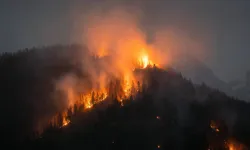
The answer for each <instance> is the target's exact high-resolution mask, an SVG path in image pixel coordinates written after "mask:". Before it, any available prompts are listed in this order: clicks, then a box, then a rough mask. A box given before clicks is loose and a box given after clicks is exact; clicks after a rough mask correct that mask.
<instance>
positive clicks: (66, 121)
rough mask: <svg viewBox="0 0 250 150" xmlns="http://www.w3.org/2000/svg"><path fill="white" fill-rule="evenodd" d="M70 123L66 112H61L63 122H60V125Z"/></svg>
mask: <svg viewBox="0 0 250 150" xmlns="http://www.w3.org/2000/svg"><path fill="white" fill-rule="evenodd" d="M69 123H70V120H69V119H68V118H67V113H66V112H64V113H63V123H62V127H64V126H67V125H68V124H69Z"/></svg>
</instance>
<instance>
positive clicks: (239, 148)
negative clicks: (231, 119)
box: [225, 139, 246, 150]
mask: <svg viewBox="0 0 250 150" xmlns="http://www.w3.org/2000/svg"><path fill="white" fill-rule="evenodd" d="M225 145H226V147H227V148H228V150H244V149H246V146H245V145H243V144H241V143H239V142H238V141H236V140H233V139H229V140H227V141H226V142H225Z"/></svg>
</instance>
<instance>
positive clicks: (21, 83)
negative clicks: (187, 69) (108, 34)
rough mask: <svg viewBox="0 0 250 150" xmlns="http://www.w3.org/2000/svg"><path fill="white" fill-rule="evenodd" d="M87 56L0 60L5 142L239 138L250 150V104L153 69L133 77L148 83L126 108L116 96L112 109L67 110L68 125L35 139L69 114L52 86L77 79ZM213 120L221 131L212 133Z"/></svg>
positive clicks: (47, 53)
mask: <svg viewBox="0 0 250 150" xmlns="http://www.w3.org/2000/svg"><path fill="white" fill-rule="evenodd" d="M82 49H83V47H81V46H78V45H70V46H52V47H44V48H33V49H26V50H22V51H19V52H16V53H3V54H1V56H0V69H1V70H2V72H1V74H0V76H1V78H0V83H1V84H0V87H1V88H0V89H1V90H0V95H1V106H2V108H1V109H0V110H1V115H2V116H1V121H2V123H1V128H0V129H1V133H2V134H1V136H2V137H4V139H5V140H6V141H8V142H12V143H13V145H15V146H23V147H25V148H32V149H50V148H53V149H74V148H76V149H77V148H81V149H208V148H209V147H210V148H221V149H228V148H226V147H225V140H227V139H230V138H234V139H237V141H240V142H241V143H243V144H244V145H245V147H249V146H250V145H249V144H250V128H249V126H250V117H249V115H250V104H249V103H247V102H245V101H241V100H238V99H235V98H232V97H228V96H227V95H226V94H224V93H222V92H220V91H218V90H215V89H211V88H209V87H208V86H206V85H205V84H202V85H193V84H192V83H191V81H189V80H187V79H185V78H184V77H183V76H182V75H181V73H178V72H177V71H175V70H173V69H171V68H168V69H166V70H162V69H159V68H157V67H155V66H151V67H150V66H149V67H147V68H146V69H136V70H135V71H134V74H141V75H143V76H144V78H145V79H146V81H145V82H147V84H146V83H144V82H142V83H140V82H136V85H134V86H137V87H138V89H139V90H138V92H137V94H136V95H135V96H131V97H129V98H128V99H127V100H126V101H124V103H123V104H122V106H121V104H120V103H119V102H118V101H117V100H116V96H113V97H112V99H111V101H112V103H110V102H107V101H103V102H101V103H99V104H96V105H94V106H93V109H91V110H89V111H83V110H79V109H74V112H72V110H70V109H69V110H68V113H67V115H68V117H69V119H70V121H71V122H70V124H69V125H67V126H65V127H64V128H55V127H53V126H48V127H47V128H44V131H43V133H42V134H38V133H37V131H36V129H37V128H38V127H37V126H39V125H40V122H42V121H46V120H48V119H49V118H51V116H53V115H54V114H56V113H58V112H60V111H62V110H63V109H64V108H65V104H64V103H63V102H60V105H58V101H55V97H53V96H52V92H54V90H55V89H54V85H53V84H54V81H55V80H56V79H58V78H59V77H60V76H63V75H64V74H66V73H68V72H76V73H77V72H78V67H79V66H78V65H77V63H78V62H75V61H74V58H75V57H79V56H78V55H77V54H78V52H79V51H81V50H82ZM85 55H89V54H88V53H87V52H86V53H85ZM89 57H91V56H89ZM79 74H80V73H79ZM81 76H84V75H81ZM146 85H147V86H146ZM57 96H58V97H56V100H57V99H60V97H61V96H63V95H60V94H58V95H57ZM107 103H108V104H107ZM103 108H105V109H103ZM82 109H83V108H82ZM213 120H216V121H218V122H219V123H217V124H219V125H218V126H219V127H216V128H214V127H212V126H211V121H213ZM59 121H60V120H59ZM214 129H215V131H214ZM217 132H218V133H217Z"/></svg>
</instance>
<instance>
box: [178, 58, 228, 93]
mask: <svg viewBox="0 0 250 150" xmlns="http://www.w3.org/2000/svg"><path fill="white" fill-rule="evenodd" d="M181 58H182V59H181V60H177V61H175V62H174V63H173V66H174V68H175V69H176V70H178V71H179V72H181V73H182V74H183V75H184V77H186V78H187V79H191V80H192V82H193V83H195V84H202V83H205V84H206V85H208V86H210V87H212V88H216V89H219V90H221V91H223V92H225V93H227V94H229V95H231V92H232V88H231V86H230V85H229V84H227V83H226V82H224V81H223V80H221V79H219V78H218V77H217V76H216V75H215V74H214V73H213V71H212V70H211V69H210V68H209V67H208V66H207V65H206V64H204V63H203V62H201V61H199V60H198V59H196V58H194V57H192V56H190V55H185V56H182V57H181Z"/></svg>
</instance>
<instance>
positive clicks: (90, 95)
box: [51, 49, 153, 127]
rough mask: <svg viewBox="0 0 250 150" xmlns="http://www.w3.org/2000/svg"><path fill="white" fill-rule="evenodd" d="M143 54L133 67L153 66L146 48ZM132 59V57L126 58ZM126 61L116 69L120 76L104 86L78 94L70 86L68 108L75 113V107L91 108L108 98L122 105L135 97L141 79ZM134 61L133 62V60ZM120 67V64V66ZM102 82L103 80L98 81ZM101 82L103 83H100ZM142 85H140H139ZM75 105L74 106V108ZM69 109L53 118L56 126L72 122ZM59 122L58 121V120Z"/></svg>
mask: <svg viewBox="0 0 250 150" xmlns="http://www.w3.org/2000/svg"><path fill="white" fill-rule="evenodd" d="M140 54H141V55H139V56H138V57H137V58H136V60H135V61H136V62H137V63H136V64H134V66H133V68H138V69H145V68H147V67H151V66H153V65H152V64H153V62H152V61H151V60H150V59H149V56H148V55H147V52H146V51H145V49H142V51H141V53H140ZM97 59H102V57H101V56H100V57H97ZM127 60H130V59H126V61H127ZM115 61H116V59H115ZM125 63H129V62H124V67H122V66H121V67H122V69H120V70H115V71H117V72H121V76H120V77H118V78H117V77H116V79H115V78H114V79H112V80H109V81H108V82H107V83H106V85H105V86H104V87H103V88H96V89H91V90H89V91H88V92H84V93H79V94H77V93H76V92H74V89H72V88H69V90H67V95H68V96H67V97H68V101H69V106H68V108H72V110H71V114H73V112H74V109H78V110H79V109H80V108H83V111H84V110H87V109H91V108H92V107H93V106H94V105H95V104H98V103H100V102H102V101H104V100H107V99H113V98H115V99H116V100H117V101H118V102H119V103H120V104H121V106H123V105H124V100H126V99H129V98H130V97H131V96H132V97H134V96H135V95H136V93H137V92H139V88H140V87H138V85H136V83H137V82H139V80H140V79H136V77H135V76H134V75H133V70H130V67H128V68H126V67H127V65H126V64H125ZM131 63H132V62H131ZM119 68H120V66H119ZM98 82H102V81H97V83H98ZM98 84H101V83H98ZM139 86H140V85H139ZM73 107H74V108H73ZM67 113H68V110H65V111H64V112H63V113H62V115H56V116H54V117H53V119H52V120H51V122H52V126H54V127H64V126H67V125H68V124H69V123H70V119H69V118H68V114H67ZM58 117H59V118H58ZM60 117H62V119H61V120H62V121H61V123H60ZM58 121H59V123H56V122H58Z"/></svg>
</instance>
